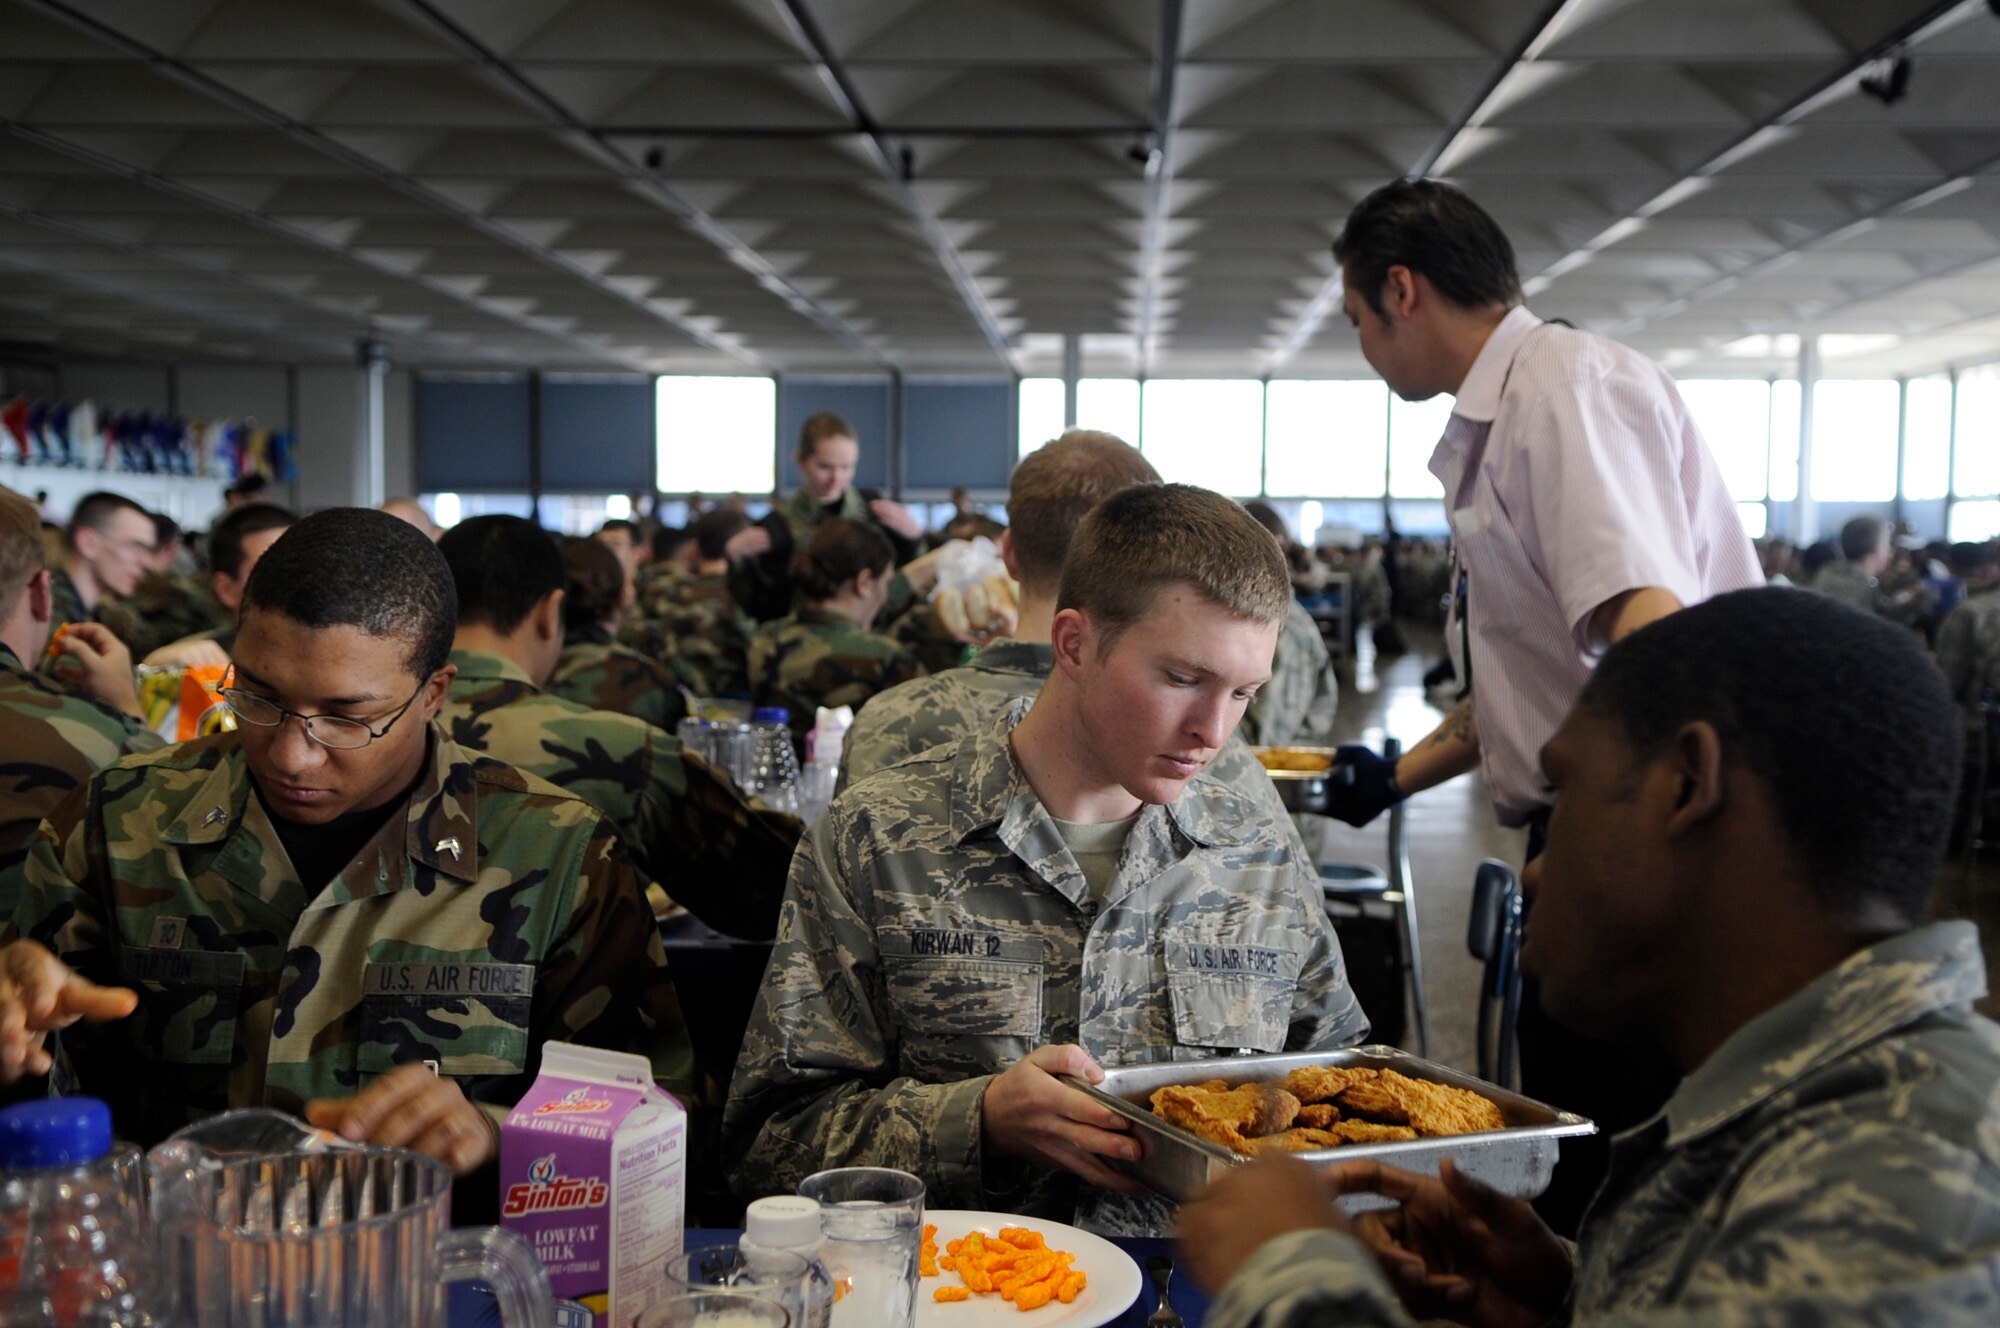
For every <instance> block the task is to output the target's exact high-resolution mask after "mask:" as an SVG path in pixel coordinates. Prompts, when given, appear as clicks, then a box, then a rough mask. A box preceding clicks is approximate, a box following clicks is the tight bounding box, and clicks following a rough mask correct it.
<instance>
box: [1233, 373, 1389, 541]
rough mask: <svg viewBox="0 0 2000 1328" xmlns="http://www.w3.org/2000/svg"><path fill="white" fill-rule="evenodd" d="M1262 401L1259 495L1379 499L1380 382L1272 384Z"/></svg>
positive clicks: (1384, 415) (1384, 399)
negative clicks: (1261, 474) (1260, 483)
mask: <svg viewBox="0 0 2000 1328" xmlns="http://www.w3.org/2000/svg"><path fill="white" fill-rule="evenodd" d="M1265 403H1266V404H1265V412H1266V414H1265V432H1264V489H1265V492H1267V493H1275V494H1283V495H1286V496H1288V497H1290V496H1296V495H1300V494H1312V495H1314V496H1316V497H1320V498H1380V497H1381V496H1382V479H1383V472H1384V470H1385V468H1386V467H1387V465H1388V459H1389V389H1388V388H1387V387H1385V386H1383V385H1382V383H1381V382H1380V381H1377V380H1374V379H1367V380H1362V379H1354V380H1342V381H1335V382H1299V381H1291V380H1287V381H1282V382H1275V383H1272V384H1271V385H1270V387H1269V388H1268V389H1267V391H1266V395H1265ZM1307 542H1310V541H1307Z"/></svg>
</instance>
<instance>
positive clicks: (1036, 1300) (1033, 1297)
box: [1014, 1282, 1056, 1310]
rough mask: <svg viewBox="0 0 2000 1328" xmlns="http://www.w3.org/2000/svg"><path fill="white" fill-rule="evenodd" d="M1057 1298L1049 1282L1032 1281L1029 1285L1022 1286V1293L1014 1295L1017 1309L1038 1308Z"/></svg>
mask: <svg viewBox="0 0 2000 1328" xmlns="http://www.w3.org/2000/svg"><path fill="white" fill-rule="evenodd" d="M1055 1298H1056V1293H1055V1291H1054V1289H1053V1288H1052V1287H1050V1286H1049V1284H1048V1283H1047V1282H1031V1283H1029V1284H1028V1285H1027V1286H1024V1287H1022V1288H1021V1293H1020V1294H1019V1295H1017V1296H1015V1297H1014V1308H1015V1309H1017V1310H1038V1309H1040V1308H1041V1307H1042V1306H1044V1305H1046V1304H1048V1303H1049V1302H1050V1301H1052V1300H1054V1299H1055Z"/></svg>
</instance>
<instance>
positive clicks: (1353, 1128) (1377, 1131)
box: [1326, 1120, 1417, 1144]
mask: <svg viewBox="0 0 2000 1328" xmlns="http://www.w3.org/2000/svg"><path fill="white" fill-rule="evenodd" d="M1326 1133H1328V1134H1331V1135H1333V1136H1334V1137H1335V1138H1337V1139H1340V1140H1342V1141H1344V1142H1346V1143H1350V1144H1387V1143H1397V1142H1400V1141H1402V1140H1404V1139H1414V1138H1416V1137H1417V1132H1416V1131H1415V1130H1413V1129H1411V1128H1410V1127H1409V1126H1407V1125H1377V1124H1376V1123H1375V1122H1374V1121H1365V1120H1343V1121H1335V1122H1334V1123H1333V1125H1332V1127H1331V1128H1329V1129H1328V1130H1327V1131H1326Z"/></svg>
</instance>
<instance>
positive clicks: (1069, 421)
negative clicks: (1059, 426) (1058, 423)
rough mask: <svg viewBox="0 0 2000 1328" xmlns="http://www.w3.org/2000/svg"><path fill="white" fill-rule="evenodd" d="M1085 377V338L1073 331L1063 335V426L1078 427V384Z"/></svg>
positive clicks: (1066, 427) (1068, 427)
mask: <svg viewBox="0 0 2000 1328" xmlns="http://www.w3.org/2000/svg"><path fill="white" fill-rule="evenodd" d="M1082 377H1083V338H1082V337H1080V336H1078V335H1077V334H1076V333H1074V332H1071V333H1069V334H1068V335H1066V336H1065V337H1063V362H1062V378H1063V428H1065V429H1074V428H1075V427H1076V385H1077V381H1078V380H1079V379H1081V378H1082Z"/></svg>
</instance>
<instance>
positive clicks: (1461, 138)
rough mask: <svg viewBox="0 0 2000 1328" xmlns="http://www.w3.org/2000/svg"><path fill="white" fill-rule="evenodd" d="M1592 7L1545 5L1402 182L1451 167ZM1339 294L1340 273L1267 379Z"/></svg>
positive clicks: (1583, 0)
mask: <svg viewBox="0 0 2000 1328" xmlns="http://www.w3.org/2000/svg"><path fill="white" fill-rule="evenodd" d="M1590 3H1592V0H1549V2H1548V3H1546V4H1544V5H1543V7H1542V8H1541V10H1540V11H1539V12H1538V13H1537V14H1536V15H1535V21H1534V22H1533V23H1531V24H1529V25H1528V28H1527V30H1526V31H1524V32H1523V33H1522V34H1521V38H1520V40H1519V41H1517V42H1515V43H1514V45H1513V46H1512V47H1511V48H1510V49H1509V50H1508V51H1506V52H1505V53H1504V54H1503V55H1502V56H1501V57H1500V60H1499V63H1498V64H1496V65H1495V66H1494V67H1493V72H1492V74H1491V75H1490V76H1489V77H1488V78H1487V80H1486V82H1485V83H1483V84H1481V85H1480V88H1479V91H1478V92H1476V93H1474V94H1473V97H1472V100H1471V101H1469V102H1467V103H1466V106H1465V109H1464V110H1462V111H1460V112H1459V113H1458V117H1457V118H1456V119H1454V120H1453V121H1452V122H1451V123H1450V124H1449V125H1448V126H1446V128H1445V131H1444V133H1443V134H1442V135H1440V136H1439V137H1438V140H1437V141H1436V142H1435V143H1433V144H1431V146H1430V148H1429V149H1428V150H1427V151H1426V152H1425V153H1424V155H1423V156H1421V157H1419V158H1417V161H1416V164H1415V165H1413V166H1411V167H1410V169H1409V171H1408V172H1407V173H1406V174H1405V175H1404V178H1405V179H1408V180H1421V179H1423V178H1424V177H1426V176H1428V175H1430V174H1431V173H1432V172H1433V171H1435V170H1437V169H1438V167H1439V164H1440V163H1443V164H1444V165H1446V166H1449V165H1450V164H1451V161H1452V159H1453V158H1455V157H1456V156H1457V155H1458V154H1459V153H1460V152H1461V151H1462V150H1463V148H1464V145H1465V144H1466V143H1467V142H1468V141H1469V140H1470V135H1471V133H1472V131H1474V130H1476V129H1478V128H1479V127H1480V126H1481V125H1483V124H1484V123H1485V122H1486V119H1487V117H1488V116H1490V115H1492V114H1493V113H1494V111H1495V110H1496V109H1498V108H1499V107H1500V106H1502V105H1504V104H1505V98H1506V97H1507V95H1508V92H1509V89H1510V88H1511V86H1512V85H1513V83H1514V81H1515V80H1516V79H1518V78H1520V77H1521V71H1522V70H1523V69H1525V68H1526V67H1527V66H1528V65H1531V64H1533V63H1534V62H1535V61H1537V60H1539V59H1540V58H1541V57H1542V54H1543V52H1545V51H1547V50H1548V48H1549V45H1550V43H1552V42H1554V41H1555V39H1556V38H1557V37H1559V36H1561V35H1562V33H1563V31H1564V30H1565V29H1566V28H1568V26H1569V24H1570V22H1571V20H1573V19H1574V18H1575V17H1576V16H1577V14H1578V13H1579V12H1580V11H1581V10H1582V9H1583V8H1584V7H1585V6H1586V5H1588V4H1590ZM1341 293H1342V292H1341V284H1340V271H1339V269H1338V268H1336V269H1335V270H1334V272H1333V273H1332V274H1331V275H1330V276H1328V277H1327V279H1326V280H1325V281H1324V282H1323V283H1321V285H1320V288H1319V289H1318V290H1317V291H1315V292H1314V293H1313V297H1312V299H1311V300H1309V301H1308V302H1307V303H1306V307H1305V309H1304V310H1303V311H1301V313H1300V314H1299V318H1298V321H1297V322H1296V323H1294V324H1292V328H1291V330H1290V331H1289V332H1287V333H1286V334H1285V336H1284V339H1283V340H1281V341H1280V342H1279V343H1278V346H1277V349H1275V350H1273V351H1272V352H1271V354H1270V356H1269V357H1268V358H1267V359H1266V360H1265V362H1264V375H1265V376H1266V377H1269V376H1270V375H1271V374H1273V373H1276V372H1277V371H1278V370H1279V369H1281V368H1283V367H1284V364H1285V362H1286V361H1287V360H1290V359H1291V358H1292V356H1294V355H1296V354H1298V352H1299V351H1301V350H1303V349H1305V347H1306V345H1307V343H1309V342H1310V341H1311V340H1312V339H1313V338H1314V337H1315V336H1317V335H1318V334H1319V329H1320V326H1321V325H1322V324H1323V323H1325V322H1326V320H1327V318H1328V317H1329V316H1330V315H1331V314H1332V313H1333V311H1334V309H1335V308H1336V307H1338V305H1339V304H1340V297H1341Z"/></svg>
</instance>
